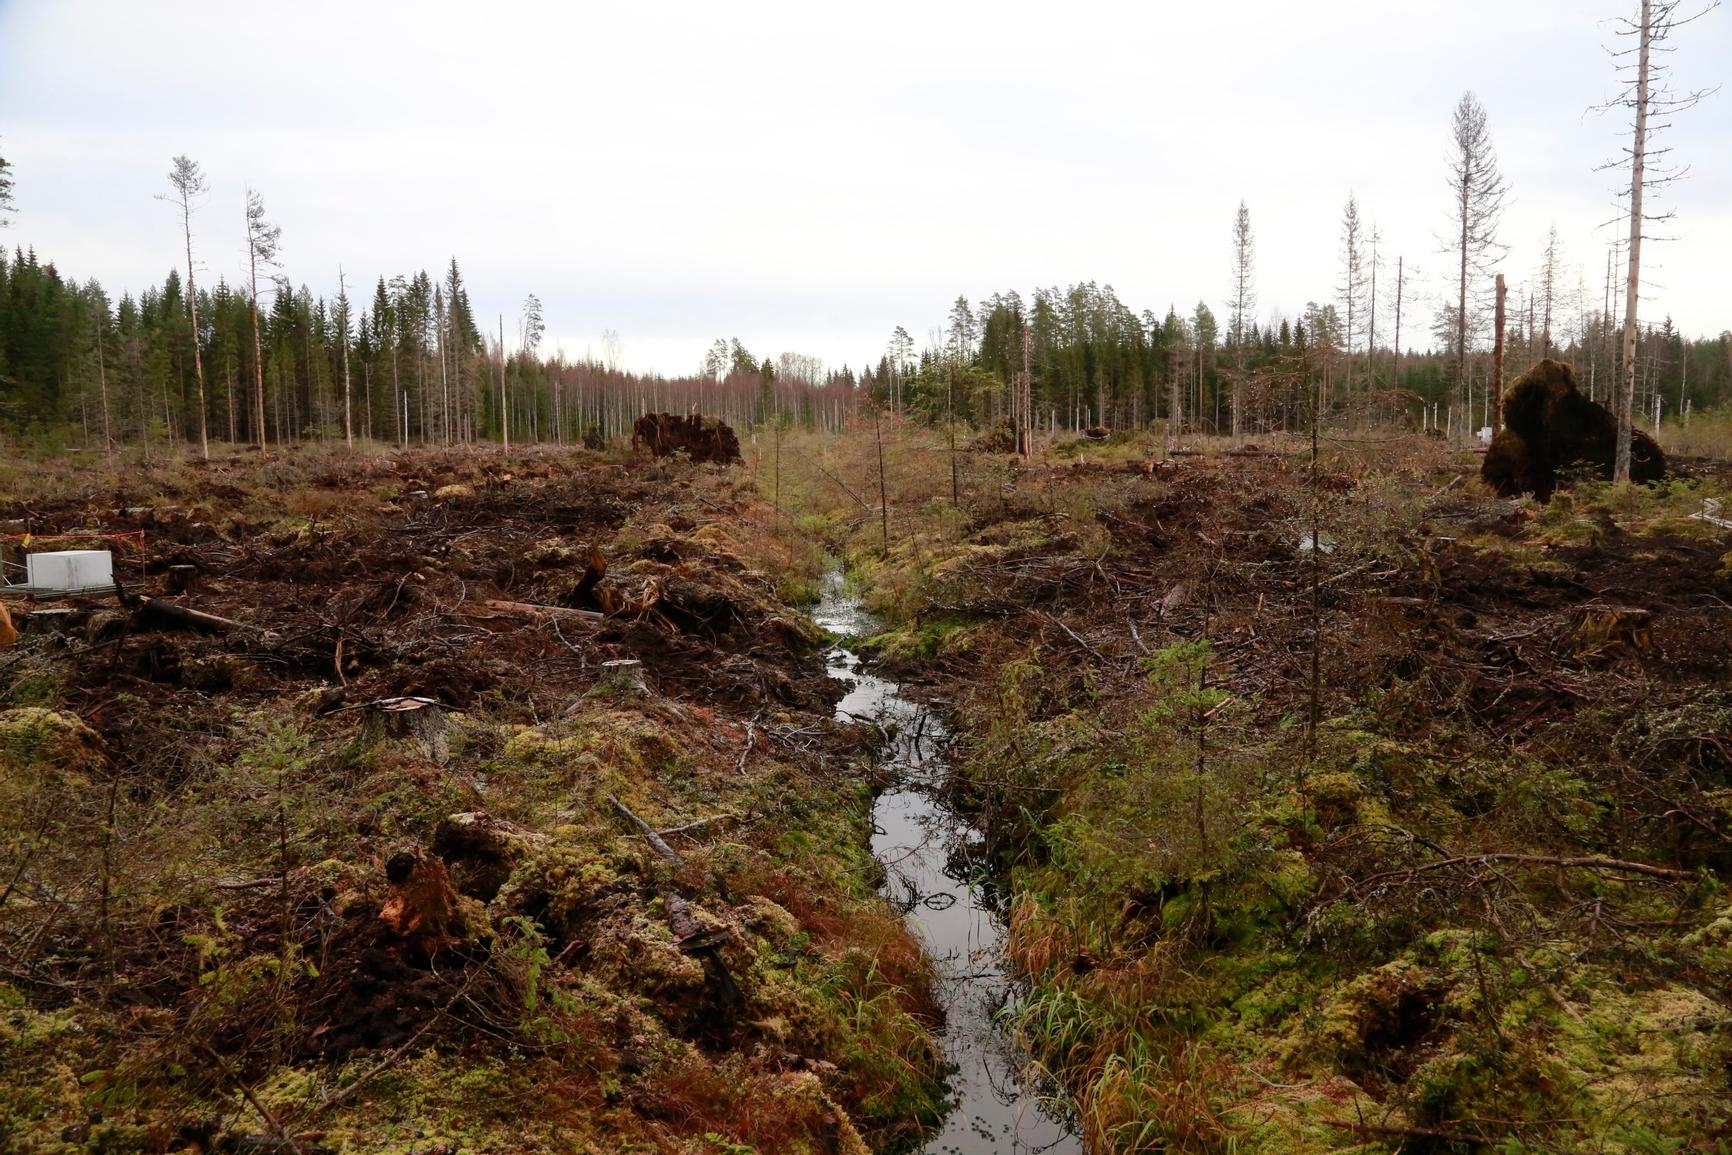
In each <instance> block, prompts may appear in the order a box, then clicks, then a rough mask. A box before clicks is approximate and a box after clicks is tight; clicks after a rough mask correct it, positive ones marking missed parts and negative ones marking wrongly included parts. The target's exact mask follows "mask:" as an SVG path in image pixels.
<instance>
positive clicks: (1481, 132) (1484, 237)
mask: <svg viewBox="0 0 1732 1155" xmlns="http://www.w3.org/2000/svg"><path fill="white" fill-rule="evenodd" d="M1451 142H1452V149H1451V152H1450V157H1449V183H1450V191H1451V192H1452V193H1453V194H1454V207H1453V210H1452V212H1451V223H1452V225H1453V226H1454V227H1453V229H1452V230H1451V236H1450V244H1449V245H1448V246H1447V251H1453V252H1454V253H1455V254H1456V256H1457V258H1458V269H1459V274H1460V279H1459V281H1458V283H1457V286H1456V308H1455V318H1454V320H1455V381H1454V383H1453V384H1452V386H1451V394H1450V396H1451V399H1452V405H1453V407H1454V409H1455V411H1456V412H1457V413H1463V414H1465V413H1466V412H1467V407H1468V401H1469V397H1468V394H1467V381H1468V377H1467V353H1468V302H1467V287H1468V284H1469V281H1470V279H1477V278H1480V277H1482V276H1483V275H1484V274H1486V273H1488V272H1490V271H1491V266H1492V264H1493V263H1494V262H1495V261H1497V260H1498V258H1500V257H1501V256H1502V255H1503V252H1504V249H1503V246H1501V245H1499V244H1498V241H1497V226H1498V222H1499V220H1500V219H1501V218H1502V216H1503V204H1504V195H1505V193H1506V191H1507V190H1506V188H1505V185H1504V181H1503V174H1502V173H1501V172H1500V171H1499V170H1498V165H1497V153H1496V152H1495V151H1494V150H1493V149H1492V144H1491V130H1490V129H1489V128H1488V127H1487V125H1486V115H1485V108H1484V107H1483V106H1482V105H1481V104H1480V102H1479V98H1478V97H1476V96H1474V94H1473V93H1471V92H1464V93H1462V96H1461V100H1459V101H1458V102H1456V106H1455V118H1454V121H1453V125H1452V129H1451ZM1469 424H1470V423H1469V422H1468V421H1466V420H1465V419H1464V420H1462V421H1460V422H1457V423H1456V429H1457V431H1458V436H1460V435H1462V434H1464V433H1465V431H1466V429H1467V427H1468V425H1469Z"/></svg>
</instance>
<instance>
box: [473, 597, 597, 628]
mask: <svg viewBox="0 0 1732 1155" xmlns="http://www.w3.org/2000/svg"><path fill="white" fill-rule="evenodd" d="M480 605H481V607H482V608H483V609H488V610H492V611H493V612H494V614H495V615H496V616H501V617H511V618H545V619H547V620H549V621H556V622H587V623H589V624H590V625H599V624H601V622H603V621H604V620H606V618H607V615H606V614H603V613H598V612H597V611H595V610H574V609H569V608H567V607H565V606H544V605H541V604H540V603H538V602H508V601H502V600H500V599H499V598H487V599H486V600H484V601H482V602H481V603H480Z"/></svg>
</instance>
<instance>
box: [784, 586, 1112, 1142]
mask: <svg viewBox="0 0 1732 1155" xmlns="http://www.w3.org/2000/svg"><path fill="white" fill-rule="evenodd" d="M813 617H814V618H816V619H817V622H818V624H819V625H820V626H822V627H824V628H825V629H826V630H829V631H830V632H831V633H834V634H839V635H841V636H843V637H844V638H849V637H855V638H858V637H865V636H868V635H870V634H873V633H876V632H878V630H879V629H880V628H881V626H880V625H879V623H878V622H877V621H876V620H875V619H874V618H873V617H872V615H871V614H869V613H867V612H866V611H865V610H864V609H862V608H861V606H860V603H859V601H858V600H857V599H856V598H854V597H853V596H852V595H851V594H850V593H849V592H848V590H847V588H846V586H845V585H844V583H843V580H842V575H841V574H840V573H833V574H831V575H830V576H829V577H828V578H827V579H826V580H825V583H824V589H823V601H822V603H821V604H820V605H819V607H818V608H817V610H816V611H815V612H814V614H813ZM827 662H828V666H829V672H830V676H831V677H833V678H839V679H841V680H842V681H844V682H846V683H848V684H849V689H848V692H847V695H846V696H845V697H844V698H843V699H842V701H841V702H840V703H838V704H837V706H836V716H837V717H839V718H847V719H852V720H858V721H870V722H876V723H878V725H879V726H880V727H881V728H882V729H883V730H884V731H885V732H886V741H885V746H884V749H883V752H882V763H883V765H884V767H885V768H886V769H887V770H890V771H891V772H893V773H894V774H895V776H896V781H895V784H894V785H893V786H892V787H891V788H890V789H889V790H887V791H885V792H884V793H883V794H881V795H879V797H878V803H877V806H876V807H875V808H874V810H873V823H874V830H875V832H874V834H873V837H872V852H873V853H874V854H875V855H877V857H878V861H879V862H881V863H883V864H884V870H885V874H886V876H887V880H888V881H887V885H886V887H885V897H886V898H888V899H889V900H890V901H891V902H893V903H895V904H896V905H897V907H898V908H900V909H904V910H906V911H907V917H908V922H909V925H910V926H911V927H912V928H913V929H914V931H915V933H917V934H918V935H919V936H920V938H921V940H922V942H924V943H925V945H926V950H927V953H928V954H929V955H931V957H932V959H933V961H934V962H935V964H936V966H937V969H938V972H939V975H940V976H941V981H940V987H939V998H940V1000H941V1001H942V1003H943V1004H944V1009H945V1013H946V1015H947V1025H946V1027H945V1030H944V1034H943V1036H942V1038H941V1042H942V1044H943V1046H944V1050H945V1054H946V1056H947V1058H948V1059H949V1061H950V1063H951V1064H952V1067H953V1068H954V1070H953V1074H952V1076H951V1082H950V1098H951V1103H952V1108H951V1110H950V1112H949V1114H948V1115H947V1116H946V1117H945V1121H944V1126H943V1128H942V1130H941V1131H940V1132H939V1133H938V1134H937V1135H936V1136H934V1137H933V1138H932V1139H931V1140H930V1141H928V1142H927V1143H926V1145H925V1146H924V1147H922V1148H921V1151H922V1152H925V1153H929V1155H1013V1153H1014V1155H1034V1153H1037V1152H1046V1153H1050V1155H1079V1153H1080V1152H1081V1150H1082V1147H1081V1144H1080V1143H1079V1142H1078V1141H1077V1139H1076V1138H1075V1137H1073V1136H1072V1135H1071V1134H1070V1133H1069V1131H1068V1130H1067V1129H1066V1128H1065V1127H1064V1125H1063V1124H1062V1123H1060V1122H1058V1121H1057V1120H1054V1119H1053V1118H1051V1117H1049V1116H1048V1115H1047V1114H1046V1113H1045V1112H1043V1111H1042V1109H1041V1106H1040V1103H1039V1101H1038V1098H1037V1096H1036V1094H1035V1093H1034V1091H1033V1090H1032V1089H1030V1088H1026V1087H1025V1086H1024V1085H1023V1082H1022V1079H1021V1060H1020V1057H1019V1055H1018V1053H1017V1051H1016V1049H1015V1047H1014V1045H1013V1044H1012V1043H1011V1042H1010V1040H1008V1039H1007V1038H1006V1037H1005V1036H1004V1034H1003V1033H1002V1032H1001V1031H999V1030H998V1029H997V1025H996V1023H997V1018H998V1015H999V1013H1000V1011H1001V1010H1003V1008H1004V1007H1005V1006H1006V1005H1007V1004H1008V1003H1009V1002H1010V1001H1011V1000H1013V999H1014V997H1015V992H1016V986H1015V983H1014V982H1013V981H1012V980H1011V977H1010V975H1009V973H1008V967H1007V964H1006V962H1005V959H1004V956H1003V949H1002V948H1003V940H1004V925H1003V921H1002V919H1001V918H1000V916H999V915H998V913H997V912H996V911H994V910H993V909H992V907H991V903H990V900H989V896H988V894H987V893H986V892H985V891H984V890H983V889H982V887H981V885H980V880H979V878H978V877H977V872H976V871H975V870H974V869H972V868H971V865H970V864H971V862H973V861H975V860H976V859H977V857H978V856H977V854H976V853H975V852H976V851H977V849H978V835H977V834H976V832H975V831H974V830H973V828H972V827H971V826H970V825H969V824H968V823H967V822H965V821H963V820H962V819H961V818H959V817H958V816H957V815H956V814H954V813H953V812H951V810H950V809H949V808H948V807H947V806H945V804H944V802H943V799H942V793H941V790H940V788H941V787H942V785H943V782H944V776H945V774H946V773H947V772H948V770H949V763H948V761H947V751H946V748H947V739H946V735H945V732H944V727H943V725H942V723H941V721H940V719H939V718H938V716H937V715H936V714H935V713H934V712H933V711H932V710H931V709H929V708H928V707H927V706H926V705H924V704H922V703H920V702H916V701H912V700H910V699H909V698H906V697H904V696H903V695H902V692H901V687H900V686H898V685H897V684H896V683H895V682H892V681H889V680H888V679H885V678H880V677H878V676H876V675H874V674H871V673H868V672H867V671H865V670H864V669H862V667H861V661H860V658H859V657H858V656H857V655H855V654H853V653H851V652H850V651H849V650H847V649H846V648H844V647H843V646H837V647H836V648H834V649H832V650H831V651H830V653H829V655H828V657H827Z"/></svg>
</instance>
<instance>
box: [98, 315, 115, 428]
mask: <svg viewBox="0 0 1732 1155" xmlns="http://www.w3.org/2000/svg"><path fill="white" fill-rule="evenodd" d="M105 319H106V318H104V317H98V318H97V319H96V380H97V382H98V385H99V388H100V389H101V390H102V451H103V452H104V453H113V452H114V435H113V434H112V433H111V432H109V428H108V367H107V365H106V364H104V362H103V357H102V322H103V321H104V320H105Z"/></svg>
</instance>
